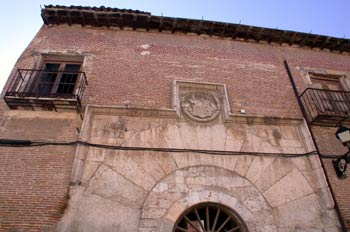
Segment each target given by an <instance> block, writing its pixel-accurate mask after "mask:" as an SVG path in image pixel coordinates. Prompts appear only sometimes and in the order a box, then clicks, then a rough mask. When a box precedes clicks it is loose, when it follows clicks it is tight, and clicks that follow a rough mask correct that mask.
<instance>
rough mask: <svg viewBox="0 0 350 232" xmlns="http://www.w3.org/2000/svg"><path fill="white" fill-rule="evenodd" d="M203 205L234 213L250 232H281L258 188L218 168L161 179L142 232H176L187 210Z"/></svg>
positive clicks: (146, 205)
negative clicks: (213, 205)
mask: <svg viewBox="0 0 350 232" xmlns="http://www.w3.org/2000/svg"><path fill="white" fill-rule="evenodd" d="M203 202H211V203H218V204H221V205H224V206H226V207H228V208H230V209H232V210H234V211H235V212H236V213H237V214H238V215H239V216H240V217H241V218H242V221H243V222H244V223H245V224H246V225H247V227H248V230H249V231H256V230H257V227H259V229H260V230H261V229H263V230H264V231H277V228H276V225H275V222H274V218H273V214H272V209H271V207H270V206H269V204H268V203H267V201H266V200H265V198H264V197H263V195H262V194H261V193H260V192H259V191H258V190H257V189H256V188H255V186H254V185H252V184H251V183H250V182H249V181H248V180H247V179H245V178H243V177H241V176H240V175H238V174H237V173H235V172H233V171H231V170H227V169H224V168H220V167H216V166H192V167H186V168H183V169H179V170H176V171H174V172H172V173H170V174H169V175H167V176H166V177H165V178H163V179H162V180H160V181H159V182H158V183H157V184H156V185H155V186H154V187H153V188H152V190H151V191H150V193H149V195H148V197H147V198H146V200H145V202H144V204H143V207H142V213H141V220H140V224H139V231H150V230H152V231H172V230H173V227H174V225H175V223H176V222H177V220H178V218H179V217H180V216H181V215H182V214H183V212H184V211H185V210H186V209H188V208H190V207H192V206H194V205H196V204H200V203H203Z"/></svg>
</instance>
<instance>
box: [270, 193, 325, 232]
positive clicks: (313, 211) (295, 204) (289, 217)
mask: <svg viewBox="0 0 350 232" xmlns="http://www.w3.org/2000/svg"><path fill="white" fill-rule="evenodd" d="M273 211H274V215H275V218H276V221H277V224H278V225H279V226H282V227H300V228H307V227H316V228H318V229H319V228H322V227H323V225H322V220H321V214H320V211H321V209H320V206H319V202H318V199H317V196H316V195H315V194H311V195H308V196H305V197H303V198H299V199H297V200H295V201H291V202H289V203H287V204H285V205H283V206H280V207H277V208H276V209H274V210H273ZM295 212H298V213H295Z"/></svg>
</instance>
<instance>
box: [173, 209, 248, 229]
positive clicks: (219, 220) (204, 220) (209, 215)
mask: <svg viewBox="0 0 350 232" xmlns="http://www.w3.org/2000/svg"><path fill="white" fill-rule="evenodd" d="M173 231H174V232H212V231H213V232H216V231H217V232H247V231H248V230H247V227H246V226H245V225H244V223H243V221H242V219H241V218H240V217H239V215H238V214H236V213H235V212H234V211H233V210H231V209H229V208H228V207H225V206H223V205H219V204H215V203H201V204H198V205H194V206H192V207H191V208H189V209H187V210H186V211H185V212H184V213H183V214H182V215H181V216H180V218H179V219H178V220H177V222H176V224H175V226H174V230H173Z"/></svg>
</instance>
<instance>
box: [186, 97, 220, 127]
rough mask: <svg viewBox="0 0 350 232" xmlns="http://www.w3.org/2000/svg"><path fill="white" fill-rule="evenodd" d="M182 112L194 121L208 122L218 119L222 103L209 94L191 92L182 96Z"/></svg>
mask: <svg viewBox="0 0 350 232" xmlns="http://www.w3.org/2000/svg"><path fill="white" fill-rule="evenodd" d="M180 106H181V110H182V112H183V113H184V114H185V115H186V116H187V117H189V118H190V119H192V120H195V121H200V122H208V121H212V120H214V119H216V118H217V117H218V115H219V113H220V108H221V107H220V102H219V100H218V99H217V97H216V96H214V95H213V94H211V93H209V92H198V91H196V92H189V93H186V94H184V95H182V96H181V99H180Z"/></svg>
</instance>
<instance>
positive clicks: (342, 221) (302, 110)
mask: <svg viewBox="0 0 350 232" xmlns="http://www.w3.org/2000/svg"><path fill="white" fill-rule="evenodd" d="M283 62H284V66H285V68H286V70H287V73H288V77H289V80H290V82H291V84H292V86H293V90H294V94H295V96H296V98H297V100H298V104H299V107H300V109H301V112H302V114H303V117H304V119H305V121H306V125H307V127H308V130H309V132H310V134H311V138H312V142H313V143H314V146H315V148H316V151H317V154H318V156H319V159H320V161H321V166H322V168H323V171H324V172H325V173H326V168H325V165H324V162H323V160H322V154H321V153H320V150H319V147H318V146H317V143H316V139H315V136H314V133H313V132H312V130H311V125H310V123H309V121H308V120H307V114H306V110H305V108H304V105H303V103H302V102H301V99H300V97H299V93H298V89H297V87H296V84H295V81H294V78H293V75H292V72H291V71H290V68H289V65H288V62H287V60H284V61H283ZM325 176H326V181H327V185H328V187H329V190H330V192H331V194H332V197H333V200H334V206H335V211H336V212H337V215H338V218H339V221H340V224H341V227H342V230H343V231H346V228H345V223H344V219H343V217H342V215H341V212H340V210H339V205H338V202H337V199H336V198H335V195H334V191H333V188H332V185H331V183H330V181H329V178H328V175H325Z"/></svg>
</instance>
